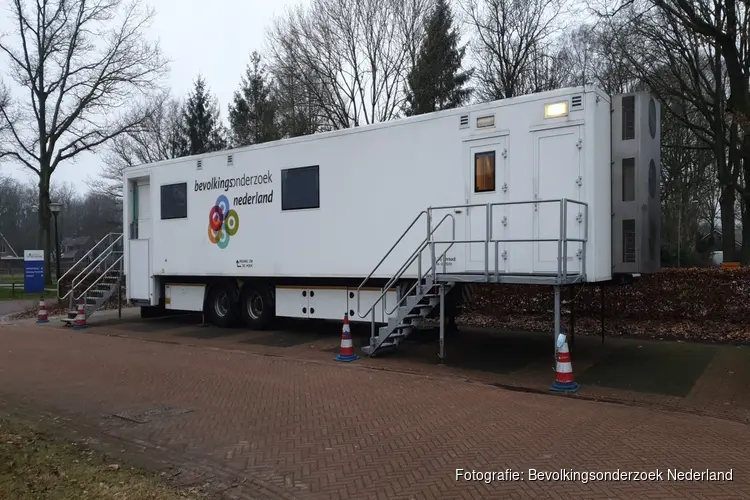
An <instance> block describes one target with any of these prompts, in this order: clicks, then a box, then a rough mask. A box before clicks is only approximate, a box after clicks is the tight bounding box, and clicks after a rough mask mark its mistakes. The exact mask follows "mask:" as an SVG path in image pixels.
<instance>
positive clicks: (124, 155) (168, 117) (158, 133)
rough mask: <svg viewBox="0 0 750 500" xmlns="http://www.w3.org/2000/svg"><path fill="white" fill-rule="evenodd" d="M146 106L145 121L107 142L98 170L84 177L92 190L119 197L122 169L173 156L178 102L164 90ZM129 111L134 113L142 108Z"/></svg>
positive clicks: (140, 111) (179, 109)
mask: <svg viewBox="0 0 750 500" xmlns="http://www.w3.org/2000/svg"><path fill="white" fill-rule="evenodd" d="M147 106H148V110H149V112H148V113H147V114H146V119H145V120H143V121H141V123H139V124H138V125H137V126H134V127H132V128H130V129H129V130H128V131H127V132H125V133H123V134H121V135H119V136H117V137H114V138H112V140H111V141H109V143H108V144H107V148H106V151H105V153H104V155H103V158H102V159H103V161H104V166H103V167H102V170H101V173H100V174H99V176H98V177H96V178H93V179H92V178H89V179H88V180H87V184H88V186H89V188H91V190H92V191H93V192H94V193H97V194H101V195H106V196H110V197H113V198H115V199H121V198H122V189H123V184H122V179H123V171H124V169H126V168H128V167H134V166H137V165H141V164H144V163H153V162H157V161H161V160H167V159H170V158H174V157H176V156H177V151H176V147H175V143H176V141H177V139H178V137H177V136H179V135H180V134H181V129H180V125H181V121H180V120H181V110H182V107H181V104H180V102H179V101H177V100H176V99H174V98H172V97H171V96H170V94H169V92H164V93H163V94H160V95H158V96H157V97H156V98H155V99H154V100H153V101H151V102H150V103H149V104H148V105H147ZM132 113H133V114H135V115H138V114H139V113H142V110H141V109H136V110H134V111H132ZM134 118H136V117H134Z"/></svg>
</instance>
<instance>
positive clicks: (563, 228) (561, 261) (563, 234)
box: [427, 198, 589, 282]
mask: <svg viewBox="0 0 750 500" xmlns="http://www.w3.org/2000/svg"><path fill="white" fill-rule="evenodd" d="M542 203H559V204H560V234H559V236H558V237H557V238H554V239H553V238H525V239H520V238H519V239H497V240H496V239H494V238H492V231H493V229H494V226H493V225H492V215H493V208H494V207H497V206H508V205H529V204H531V205H537V204H542ZM568 203H573V204H575V205H579V206H582V207H583V208H584V212H585V222H586V223H585V224H584V237H583V238H568V236H567V227H568V225H567V223H568V219H567V207H568ZM479 206H483V207H485V209H486V218H487V230H486V234H485V238H484V239H482V240H453V241H451V242H448V241H433V242H432V243H431V255H432V256H433V259H434V255H435V250H434V247H435V244H437V243H484V244H485V259H484V260H485V271H484V272H485V276H486V277H487V279H489V271H490V269H489V245H490V243H494V244H495V270H494V271H495V273H494V274H495V276H496V277H497V276H498V275H499V267H500V266H499V261H498V243H500V242H506V243H523V242H526V243H544V242H550V243H555V242H556V243H557V244H558V266H557V267H558V270H557V278H558V282H562V277H563V276H567V274H568V273H567V267H568V259H567V253H568V245H567V243H576V242H578V243H583V245H582V247H583V248H582V254H581V261H582V265H581V270H580V272H579V273H578V274H577V276H578V277H580V276H583V275H584V273H585V268H586V245H585V243H587V242H588V221H589V206H588V203H586V202H582V201H579V200H571V199H568V198H559V199H544V200H542V199H538V200H527V201H504V202H495V203H485V204H462V205H445V206H439V207H430V208H428V209H427V212H428V214H430V215H431V214H432V211H433V210H448V209H453V210H455V209H459V208H471V207H479ZM433 273H434V270H433ZM435 278H436V276H433V281H434V279H435Z"/></svg>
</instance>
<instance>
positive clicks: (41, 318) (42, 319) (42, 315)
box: [36, 297, 49, 323]
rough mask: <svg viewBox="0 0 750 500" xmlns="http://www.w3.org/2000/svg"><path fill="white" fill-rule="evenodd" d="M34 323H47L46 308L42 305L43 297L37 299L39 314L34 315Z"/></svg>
mask: <svg viewBox="0 0 750 500" xmlns="http://www.w3.org/2000/svg"><path fill="white" fill-rule="evenodd" d="M36 322H37V323H49V318H48V317H47V306H46V305H45V303H44V297H41V298H40V299H39V312H38V313H37V315H36Z"/></svg>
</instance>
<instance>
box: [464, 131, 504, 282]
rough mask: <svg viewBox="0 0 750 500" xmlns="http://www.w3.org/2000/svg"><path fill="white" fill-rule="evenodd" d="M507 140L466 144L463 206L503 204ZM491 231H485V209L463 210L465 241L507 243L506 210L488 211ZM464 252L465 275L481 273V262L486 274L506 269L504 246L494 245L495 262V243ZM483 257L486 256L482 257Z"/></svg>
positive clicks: (484, 140)
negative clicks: (500, 241)
mask: <svg viewBox="0 0 750 500" xmlns="http://www.w3.org/2000/svg"><path fill="white" fill-rule="evenodd" d="M507 140H508V138H507V136H498V137H493V138H488V139H479V140H474V141H469V142H468V143H467V144H468V158H467V159H466V162H467V164H468V169H467V172H468V182H467V185H468V196H467V200H468V202H467V204H468V205H473V204H477V203H481V204H488V203H499V202H503V201H507V196H508V195H507V193H508V185H507V182H508V179H507V168H506V158H507V156H508V151H507ZM489 210H491V211H492V216H491V226H492V227H491V228H488V226H487V224H488V220H487V218H488V208H487V207H486V206H483V207H470V208H468V209H467V210H466V239H467V240H472V241H475V240H478V241H484V240H485V239H486V238H487V237H488V231H489V239H490V240H502V239H507V236H506V234H505V224H506V219H505V217H506V215H507V207H505V206H502V205H498V206H494V207H491V208H490V209H489ZM466 246H468V251H467V252H466V271H467V272H469V273H479V272H481V273H484V271H485V262H486V264H487V269H488V270H489V272H490V273H494V272H495V270H496V267H497V271H498V272H504V270H505V269H506V260H505V256H506V253H505V250H506V246H507V245H506V244H505V243H497V259H496V258H495V255H496V254H495V243H493V242H490V244H489V248H486V247H485V244H484V243H481V242H480V243H468V244H467V245H466ZM485 254H486V255H485Z"/></svg>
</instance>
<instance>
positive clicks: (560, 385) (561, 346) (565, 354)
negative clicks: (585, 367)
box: [550, 333, 578, 392]
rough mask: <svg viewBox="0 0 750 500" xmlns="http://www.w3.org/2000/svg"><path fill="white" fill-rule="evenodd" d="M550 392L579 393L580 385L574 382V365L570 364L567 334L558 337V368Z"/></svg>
mask: <svg viewBox="0 0 750 500" xmlns="http://www.w3.org/2000/svg"><path fill="white" fill-rule="evenodd" d="M550 391H553V392H576V391H578V383H577V382H575V381H574V380H573V364H572V363H571V362H570V351H569V350H568V340H567V337H566V335H565V333H560V335H558V337H557V366H556V367H555V381H554V383H553V384H552V387H550Z"/></svg>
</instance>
